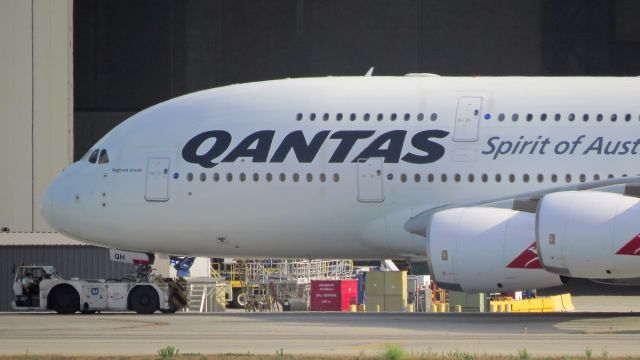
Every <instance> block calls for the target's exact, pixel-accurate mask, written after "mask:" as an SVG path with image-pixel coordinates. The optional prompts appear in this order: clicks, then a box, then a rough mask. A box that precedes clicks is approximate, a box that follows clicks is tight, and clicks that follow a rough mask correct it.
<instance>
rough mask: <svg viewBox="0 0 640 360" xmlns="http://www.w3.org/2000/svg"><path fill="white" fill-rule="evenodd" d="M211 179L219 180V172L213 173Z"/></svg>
mask: <svg viewBox="0 0 640 360" xmlns="http://www.w3.org/2000/svg"><path fill="white" fill-rule="evenodd" d="M213 181H215V182H218V181H220V174H218V173H213Z"/></svg>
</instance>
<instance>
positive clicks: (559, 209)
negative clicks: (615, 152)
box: [536, 191, 640, 279]
mask: <svg viewBox="0 0 640 360" xmlns="http://www.w3.org/2000/svg"><path fill="white" fill-rule="evenodd" d="M639 220H640V199H638V198H635V197H631V196H625V195H620V194H614V193H607V192H598V191H563V192H557V193H552V194H548V195H545V196H544V197H543V198H542V200H541V201H540V204H539V205H538V226H537V230H538V231H537V242H536V244H537V247H538V250H539V253H540V260H541V263H542V265H543V267H544V268H545V269H546V270H547V271H550V272H553V273H555V274H559V275H564V276H571V277H580V278H589V279H624V278H634V277H635V278H637V277H638V276H639V275H640V235H639V233H640V221H639Z"/></svg>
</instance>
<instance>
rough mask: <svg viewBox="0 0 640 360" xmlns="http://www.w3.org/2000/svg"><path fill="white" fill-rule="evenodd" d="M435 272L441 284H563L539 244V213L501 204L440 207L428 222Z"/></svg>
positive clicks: (478, 288) (491, 288) (490, 287)
mask: <svg viewBox="0 0 640 360" xmlns="http://www.w3.org/2000/svg"><path fill="white" fill-rule="evenodd" d="M427 252H428V255H429V258H430V262H429V264H430V266H431V273H432V275H433V277H434V278H435V280H436V282H437V283H438V285H439V286H440V287H443V288H447V289H450V290H457V291H464V292H470V293H474V292H507V291H518V290H527V289H540V288H545V287H552V286H559V285H561V284H562V281H561V280H560V277H559V276H558V275H555V274H551V273H549V272H547V271H545V270H544V269H542V266H541V264H540V261H539V259H538V254H537V251H536V243H535V214H531V213H525V212H520V211H515V210H510V209H497V208H481V207H479V208H474V207H471V208H454V209H449V210H443V211H440V212H437V213H436V214H435V215H433V217H432V218H431V222H430V224H429V226H428V227H427Z"/></svg>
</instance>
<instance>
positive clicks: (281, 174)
mask: <svg viewBox="0 0 640 360" xmlns="http://www.w3.org/2000/svg"><path fill="white" fill-rule="evenodd" d="M286 180H287V175H285V173H280V182H285V181H286Z"/></svg>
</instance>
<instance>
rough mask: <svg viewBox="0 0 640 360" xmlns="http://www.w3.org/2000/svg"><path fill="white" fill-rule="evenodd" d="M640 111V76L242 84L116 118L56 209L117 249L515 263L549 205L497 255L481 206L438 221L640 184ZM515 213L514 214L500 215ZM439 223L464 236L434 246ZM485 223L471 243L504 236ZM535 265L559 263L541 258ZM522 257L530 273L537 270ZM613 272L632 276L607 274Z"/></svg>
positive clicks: (65, 176)
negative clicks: (579, 188)
mask: <svg viewBox="0 0 640 360" xmlns="http://www.w3.org/2000/svg"><path fill="white" fill-rule="evenodd" d="M638 104H640V78H526V77H503V78H495V77H486V78H484V77H476V78H452V77H433V76H413V77H327V78H309V79H291V80H277V81H266V82H258V83H249V84H241V85H232V86H227V87H222V88H217V89H211V90H206V91H200V92H197V93H193V94H190V95H185V96H182V97H179V98H176V99H172V100H169V101H166V102H164V103H161V104H159V105H156V106H153V107H151V108H149V109H147V110H144V111H142V112H140V113H138V114H136V115H134V116H132V117H131V118H129V119H128V120H126V121H125V122H123V123H122V124H120V125H119V126H117V127H116V128H114V129H113V130H112V131H110V132H109V133H108V134H107V135H106V136H105V137H104V138H102V139H101V140H100V141H99V142H98V143H97V144H96V145H95V146H94V147H93V148H92V149H91V151H89V153H88V154H87V156H85V157H84V158H83V159H82V160H80V161H78V162H76V163H74V164H72V165H71V166H69V167H68V168H67V169H66V170H65V171H64V172H63V173H62V174H61V175H60V176H59V177H58V178H57V179H56V180H55V181H54V183H53V184H52V185H51V187H50V189H49V190H48V192H47V194H46V196H45V198H44V201H43V215H44V217H45V219H46V220H47V221H48V222H49V223H50V224H51V225H52V226H53V227H54V228H56V229H58V230H60V231H61V232H63V233H66V234H68V235H70V236H72V237H74V238H78V239H81V240H84V241H88V242H93V243H98V244H103V245H107V246H109V247H112V248H120V249H130V250H140V251H153V252H160V253H167V254H173V255H204V256H206V255H215V256H222V255H224V256H249V257H310V258H322V257H338V258H391V257H396V258H397V257H405V258H408V259H417V258H428V259H429V260H430V262H431V264H432V266H435V265H434V264H435V263H436V262H438V261H440V262H447V261H448V262H450V263H452V264H453V261H452V259H449V258H448V257H449V254H451V256H452V257H453V256H454V255H453V254H456V251H458V252H459V251H462V248H466V249H475V248H477V251H478V256H480V257H479V258H478V260H480V261H483V260H482V259H483V258H482V256H484V255H483V253H486V252H491V253H493V254H495V256H493V257H491V256H489V255H487V256H489V257H488V258H484V259H485V260H484V261H490V262H496V263H500V266H499V267H500V268H504V267H505V265H509V264H510V263H512V261H513V260H515V259H516V258H518V256H519V255H520V254H521V253H522V254H524V253H523V251H526V250H527V249H528V248H529V245H536V241H539V240H538V239H537V238H536V232H539V231H540V227H539V226H538V225H539V224H538V225H537V224H536V222H537V221H538V220H539V219H537V218H536V209H535V206H534V209H533V210H531V209H529V210H530V211H528V212H527V211H525V212H524V214H525V215H523V216H524V217H523V220H522V221H524V223H526V224H525V225H523V227H518V226H515V225H513V226H511V225H508V224H507V225H505V226H507V230H504V229H503V230H504V231H503V230H500V234H502V235H499V236H498V237H500V236H502V237H506V235H505V234H510V233H509V231H511V230H509V229H516V230H514V231H515V232H514V233H513V234H516V235H515V236H514V237H516V238H518V237H519V238H520V239H519V240H517V241H516V240H515V239H514V240H510V239H506V238H505V241H504V242H500V241H498V243H499V245H498V246H499V248H498V249H496V248H493V242H492V241H494V240H486V242H483V241H484V240H483V241H480V240H479V241H480V242H476V243H473V241H472V242H471V243H473V244H475V245H472V244H469V245H465V243H464V240H455V239H454V238H455V237H457V236H463V234H462V233H461V232H459V231H458V230H456V229H458V227H459V226H461V225H460V224H459V223H457V222H459V221H460V219H464V218H465V216H466V215H464V214H463V215H461V216H462V217H460V216H459V217H456V219H458V220H455V221H453V223H451V224H452V225H451V227H450V228H447V227H446V226H445V230H442V226H444V225H442V226H441V224H446V223H447V222H446V221H444V222H442V221H440V222H438V223H437V224H435V225H434V224H433V221H434V217H433V216H432V215H433V213H434V212H433V210H434V209H438V208H443V207H447V206H449V207H450V204H456V203H464V202H465V201H468V200H474V199H475V200H482V199H487V200H488V199H495V198H500V197H504V196H508V195H512V194H521V193H529V192H535V191H543V190H544V189H551V188H556V187H560V186H565V185H572V184H574V185H575V184H589V183H592V182H594V181H596V182H597V181H599V180H603V179H608V178H613V179H620V178H623V177H626V176H636V175H637V174H638V173H640V170H639V169H638V164H639V163H640V161H639V160H640V107H638ZM536 199H539V197H538V198H536ZM465 208H466V207H465ZM481 209H485V210H483V213H484V214H485V215H486V214H490V213H491V211H493V210H495V209H494V208H481ZM503 210H504V211H507V210H505V209H501V210H497V211H498V212H502V211H503ZM517 210H518V209H516V208H515V207H512V209H510V210H509V211H514V212H517ZM424 214H428V216H424ZM470 216H471V215H470ZM501 216H502V217H505V216H506V218H509V219H510V218H511V216H512V215H509V214H506V215H505V213H502V215H496V216H491V218H492V219H497V218H501ZM538 218H540V216H538ZM496 221H498V220H496ZM498 222H500V221H498ZM479 223H482V224H484V223H486V222H485V221H484V220H482V221H479ZM514 224H515V223H514ZM436 225H437V227H438V228H437V229H433V227H434V226H436ZM514 226H515V227H514ZM531 226H533V228H531ZM493 228H494V229H496V227H493ZM430 231H435V232H437V233H438V234H443V235H442V236H444V237H447V238H450V239H451V241H452V244H458V245H452V248H451V249H444V248H443V249H440V248H438V249H436V248H435V247H434V248H433V249H432V250H431V251H429V250H428V245H429V244H428V243H429V241H430V235H429V232H430ZM443 231H444V232H443ZM457 231H458V232H457ZM478 231H479V232H478ZM478 231H476V232H475V233H474V234H475V235H473V234H472V235H470V236H472V237H473V236H478V234H488V233H489V232H490V229H480V230H478ZM472 233H473V231H472ZM434 234H435V233H434ZM553 235H554V236H555V235H556V234H555V233H554V234H553ZM540 236H542V235H539V236H538V238H539V237H540ZM625 236H626V235H625ZM434 237H435V235H434ZM432 241H435V240H432ZM545 241H546V238H545ZM612 241H613V243H615V242H616V241H618V242H623V243H621V245H625V244H626V243H627V242H626V240H612ZM494 242H495V241H494ZM609 242H610V241H608V240H607V244H609ZM431 245H433V244H431ZM433 246H436V245H433ZM443 246H445V247H446V246H447V245H443ZM563 246H564V245H563ZM615 246H617V244H613V245H611V246H609V247H612V248H613V247H615ZM539 248H540V246H538V249H539ZM605 248H606V247H605ZM456 249H457V250H456ZM530 250H531V252H532V253H534V254H535V253H536V248H535V246H534V248H533V249H530ZM615 250H617V249H613V251H614V252H615ZM474 251H476V250H474ZM435 252H437V254H433V253H435ZM558 256H564V255H558ZM525 257H526V256H525ZM435 258H437V261H436V259H435ZM639 259H640V257H637V256H629V257H627V258H625V261H635V263H631V265H629V264H626V265H625V266H631V268H633V267H634V266H635V267H636V269H637V270H638V271H637V275H638V276H637V277H640V262H638V261H640V260H639ZM524 260H526V259H524ZM529 260H531V261H534V263H535V261H537V264H538V266H534V268H535V269H536V271H538V272H540V271H541V272H544V270H541V268H542V266H540V264H539V260H537V257H536V258H535V259H534V258H531V259H529ZM550 261H551V260H549V261H548V262H550ZM466 263H467V261H465V264H466ZM465 264H457V265H455V267H456V268H455V269H454V268H450V269H449V270H446V269H445V270H442V271H440V269H439V268H438V269H435V272H436V273H438V272H440V273H442V274H441V275H440V277H441V278H442V279H443V282H445V283H460V280H459V279H458V280H455V279H452V278H451V279H449V278H447V276H448V275H449V276H454V275H455V276H458V275H459V274H460V272H461V271H462V269H467V268H468V269H467V270H465V271H471V272H472V273H477V271H476V272H474V270H473V264H467V265H465ZM523 264H524V265H522V266H520V267H519V269H520V270H522V271H525V270H526V269H527V266H529V267H531V266H530V264H529V265H527V262H526V261H525V262H524V263H523ZM445 265H446V264H445ZM534 265H535V264H534ZM544 265H546V264H544ZM438 266H439V265H438ZM452 266H453V265H452ZM478 266H480V265H478ZM563 266H564V265H563ZM563 266H560V265H558V266H552V265H549V266H548V267H549V269H552V270H553V269H555V270H557V271H555V274H553V276H551V277H552V278H554V279H555V278H557V276H556V275H558V274H559V275H567V274H563V273H562V271H563V269H565V268H563ZM512 268H513V267H512ZM565 270H566V269H565ZM608 270H609V269H608ZM567 271H568V270H567ZM632 272H633V271H632ZM545 274H546V272H545ZM625 274H627V273H625ZM569 275H573V274H569ZM505 276H506V277H507V278H509V275H505ZM606 277H611V278H614V277H629V276H627V275H624V276H622V275H621V276H613V275H612V276H603V277H599V278H606ZM437 278H438V276H436V279H437ZM514 279H516V280H518V279H519V278H518V276H516V277H515V278H514ZM545 279H546V278H545ZM514 281H515V280H514ZM545 281H546V280H545ZM552 282H553V281H552ZM495 283H496V282H495V281H494V282H493V284H494V285H495ZM501 285H503V286H504V288H507V286H506V285H504V284H501ZM514 286H516V285H514ZM453 287H454V288H455V287H456V286H455V285H454V286H453ZM499 287H500V288H502V286H499ZM516 287H517V286H516ZM465 289H469V287H466V288H465Z"/></svg>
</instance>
